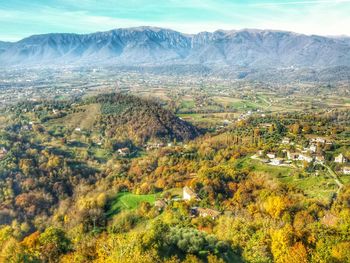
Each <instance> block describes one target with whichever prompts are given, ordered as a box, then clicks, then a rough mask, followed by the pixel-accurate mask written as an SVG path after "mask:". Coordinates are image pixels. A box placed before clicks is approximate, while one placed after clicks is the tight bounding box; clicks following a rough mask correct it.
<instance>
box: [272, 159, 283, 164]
mask: <svg viewBox="0 0 350 263" xmlns="http://www.w3.org/2000/svg"><path fill="white" fill-rule="evenodd" d="M282 163H283V159H282V158H274V159H272V160H271V163H270V164H272V165H281V164H282Z"/></svg>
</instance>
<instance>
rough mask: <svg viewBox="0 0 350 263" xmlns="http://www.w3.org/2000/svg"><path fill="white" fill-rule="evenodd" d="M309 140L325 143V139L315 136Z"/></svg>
mask: <svg viewBox="0 0 350 263" xmlns="http://www.w3.org/2000/svg"><path fill="white" fill-rule="evenodd" d="M311 142H316V143H317V142H319V143H322V144H325V143H326V139H324V138H320V137H317V138H312V139H311Z"/></svg>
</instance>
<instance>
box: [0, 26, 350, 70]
mask: <svg viewBox="0 0 350 263" xmlns="http://www.w3.org/2000/svg"><path fill="white" fill-rule="evenodd" d="M67 64H69V65H86V64H90V65H100V64H112V65H113V64H115V65H118V66H120V65H123V66H160V65H167V66H171V65H198V64H201V65H205V66H209V67H212V66H216V67H228V68H237V67H246V68H261V67H264V68H266V67H271V68H286V67H312V68H327V67H337V66H350V40H349V38H346V37H338V38H336V37H334V38H332V37H322V36H315V35H312V36H307V35H303V34H296V33H292V32H284V31H272V30H251V29H245V30H240V31H223V30H218V31H215V32H213V33H209V32H202V33H198V34H194V35H189V34H182V33H180V32H176V31H173V30H169V29H162V28H153V27H138V28H127V29H116V30H111V31H108V32H97V33H93V34H85V35H79V34H45V35H34V36H31V37H28V38H25V39H23V40H20V41H18V42H15V43H6V42H0V65H26V66H28V65H67Z"/></svg>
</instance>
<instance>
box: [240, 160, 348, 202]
mask: <svg viewBox="0 0 350 263" xmlns="http://www.w3.org/2000/svg"><path fill="white" fill-rule="evenodd" d="M235 166H236V168H240V169H242V168H243V169H244V168H247V169H250V170H252V171H256V172H263V173H266V174H268V175H270V176H271V177H273V178H276V179H277V180H279V181H280V182H282V183H284V184H286V185H289V186H292V187H294V188H296V189H300V190H302V191H303V192H304V193H305V194H306V195H307V196H309V197H310V198H316V199H319V200H322V201H327V200H329V198H330V197H331V196H332V195H333V194H334V193H335V192H336V191H337V189H338V187H337V185H336V184H335V182H334V180H333V178H331V177H330V176H327V174H320V175H318V176H313V175H309V176H307V177H302V178H297V177H296V176H294V175H293V174H294V172H295V168H292V167H280V166H272V165H268V164H265V163H262V162H260V161H258V160H253V159H250V158H249V157H246V158H243V159H240V160H238V161H237V162H236V164H235ZM342 179H343V178H342ZM346 179H347V178H346Z"/></svg>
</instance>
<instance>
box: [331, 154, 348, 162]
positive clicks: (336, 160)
mask: <svg viewBox="0 0 350 263" xmlns="http://www.w3.org/2000/svg"><path fill="white" fill-rule="evenodd" d="M334 162H335V163H346V162H347V159H346V158H345V157H344V155H343V154H342V153H341V154H339V155H338V156H337V157H335V158H334Z"/></svg>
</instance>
